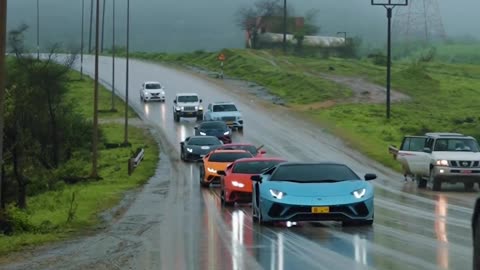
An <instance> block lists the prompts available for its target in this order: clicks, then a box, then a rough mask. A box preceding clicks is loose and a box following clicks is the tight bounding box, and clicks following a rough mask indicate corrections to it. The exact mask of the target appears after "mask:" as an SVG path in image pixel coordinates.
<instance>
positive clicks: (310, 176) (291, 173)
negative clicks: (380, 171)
mask: <svg viewBox="0 0 480 270" xmlns="http://www.w3.org/2000/svg"><path fill="white" fill-rule="evenodd" d="M271 180H272V181H293V182H305V183H308V182H310V183H311V182H340V181H347V180H360V178H359V177H358V175H356V174H355V173H354V172H353V171H352V170H351V169H350V168H348V167H347V166H345V165H340V164H292V165H284V166H280V167H278V169H277V170H276V171H275V172H274V173H273V175H272V177H271Z"/></svg>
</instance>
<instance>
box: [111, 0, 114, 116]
mask: <svg viewBox="0 0 480 270" xmlns="http://www.w3.org/2000/svg"><path fill="white" fill-rule="evenodd" d="M112 2H113V3H112V10H113V12H112V13H113V14H112V18H113V21H112V109H111V111H115V0H113V1H112Z"/></svg>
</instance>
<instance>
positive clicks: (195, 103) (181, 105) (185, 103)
mask: <svg viewBox="0 0 480 270" xmlns="http://www.w3.org/2000/svg"><path fill="white" fill-rule="evenodd" d="M177 106H180V107H186V106H200V103H199V102H177Z"/></svg>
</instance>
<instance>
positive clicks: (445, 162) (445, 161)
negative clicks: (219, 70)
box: [436, 159, 448, 166]
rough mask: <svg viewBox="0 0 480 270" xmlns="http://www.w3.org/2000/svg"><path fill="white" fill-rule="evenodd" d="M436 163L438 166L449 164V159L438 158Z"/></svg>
mask: <svg viewBox="0 0 480 270" xmlns="http://www.w3.org/2000/svg"><path fill="white" fill-rule="evenodd" d="M436 164H437V165H438V166H448V160H445V159H441V160H437V162H436Z"/></svg>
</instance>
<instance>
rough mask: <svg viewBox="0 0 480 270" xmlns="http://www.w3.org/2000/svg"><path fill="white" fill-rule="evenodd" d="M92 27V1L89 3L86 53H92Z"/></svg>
mask: <svg viewBox="0 0 480 270" xmlns="http://www.w3.org/2000/svg"><path fill="white" fill-rule="evenodd" d="M92 25H93V0H91V1H90V32H89V36H90V37H89V38H88V53H91V52H92Z"/></svg>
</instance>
